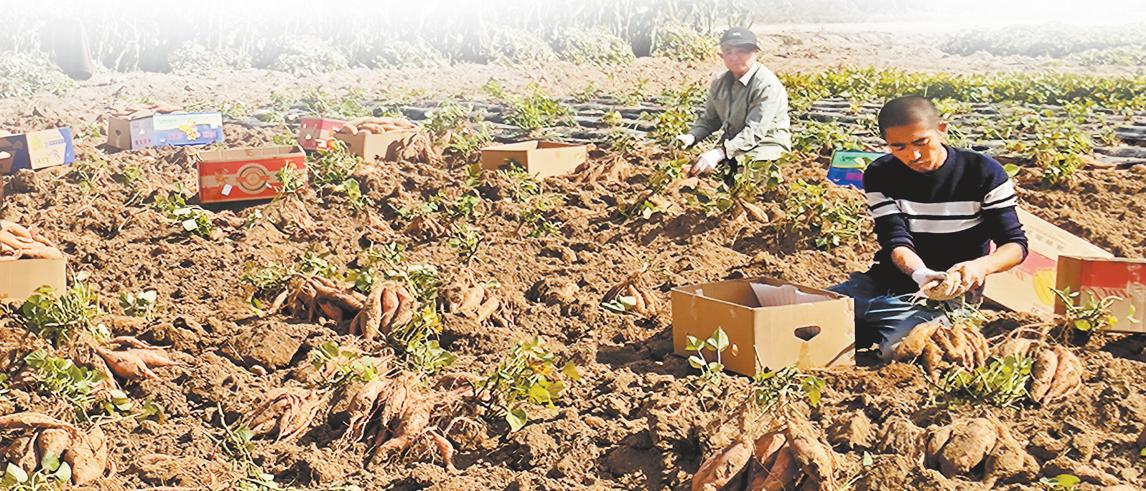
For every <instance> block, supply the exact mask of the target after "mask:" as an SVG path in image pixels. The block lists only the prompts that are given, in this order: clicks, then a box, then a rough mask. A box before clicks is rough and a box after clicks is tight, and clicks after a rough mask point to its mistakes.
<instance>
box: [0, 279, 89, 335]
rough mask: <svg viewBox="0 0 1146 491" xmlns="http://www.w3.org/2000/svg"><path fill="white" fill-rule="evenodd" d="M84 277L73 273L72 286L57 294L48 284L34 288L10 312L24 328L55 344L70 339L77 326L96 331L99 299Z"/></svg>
mask: <svg viewBox="0 0 1146 491" xmlns="http://www.w3.org/2000/svg"><path fill="white" fill-rule="evenodd" d="M86 278H87V277H86V275H83V274H79V275H76V277H75V278H73V280H72V286H71V287H69V288H68V289H67V290H65V291H64V292H63V293H62V294H60V295H56V293H55V291H54V290H53V289H52V288H51V287H48V286H42V287H40V288H37V289H36V292H35V293H34V294H32V295H31V296H30V297H28V298H27V299H26V300H25V301H24V303H23V304H22V305H20V308H19V309H18V310H16V311H15V312H13V314H15V316H16V317H17V318H18V319H19V320H20V322H21V323H22V324H23V326H24V327H25V328H26V329H28V330H29V331H32V332H34V333H36V334H39V335H40V336H41V337H43V338H45V339H47V340H49V341H51V342H52V344H54V345H60V344H62V343H67V342H70V341H73V340H74V339H75V337H76V335H77V331H80V330H88V331H92V332H96V331H98V326H96V324H95V319H96V317H98V316H99V315H100V309H99V303H98V301H97V298H96V294H95V292H93V291H92V290H91V288H90V287H89V286H88V285H87V283H86V282H85V280H86Z"/></svg>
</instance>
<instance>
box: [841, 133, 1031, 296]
mask: <svg viewBox="0 0 1146 491" xmlns="http://www.w3.org/2000/svg"><path fill="white" fill-rule="evenodd" d="M863 186H864V192H865V193H867V203H868V209H869V210H870V211H871V216H872V218H873V219H874V220H875V233H876V236H877V237H878V239H879V245H880V247H881V248H880V251H879V252H878V253H876V256H875V261H876V264H875V265H874V266H872V268H871V270H870V271H869V272H868V274H870V275H871V276H872V277H873V278H874V279H875V280H876V281H877V282H879V284H880V285H881V286H882V287H885V288H887V290H888V291H889V292H890V293H893V294H904V293H912V292H915V291H917V290H918V289H919V287H918V285H916V284H915V282H914V281H912V280H911V277H910V276H908V275H906V274H904V273H903V272H902V271H900V270H899V268H897V267H896V266H895V264H893V263H892V262H891V251H892V249H894V248H896V247H901V246H904V247H909V248H911V249H913V250H914V251H915V252H916V254H919V257H920V258H922V259H923V262H924V263H925V264H926V265H927V267H928V268H931V269H934V270H936V271H945V270H947V269H948V268H950V267H951V266H954V265H955V264H956V263H960V262H963V261H968V260H971V259H975V258H978V257H982V256H985V255H987V254H988V252H989V251H990V242H991V241H994V242H995V244H996V245H1003V244H1007V243H1015V244H1020V245H1022V246H1023V257H1024V258H1025V257H1026V250H1027V236H1026V234H1025V233H1024V232H1023V226H1022V224H1021V223H1019V217H1018V215H1016V213H1015V187H1014V185H1013V184H1012V183H1011V179H1010V177H1008V176H1007V173H1006V172H1005V171H1003V166H1001V165H999V163H998V162H996V161H995V159H992V158H991V157H988V156H986V155H983V154H981V153H977V152H972V151H970V150H958V149H954V148H951V147H947V160H946V161H945V162H944V164H943V166H942V167H940V168H939V169H936V170H935V171H932V172H929V173H926V174H924V173H920V172H916V171H913V170H911V169H910V168H908V167H907V166H906V165H904V164H903V163H902V162H900V161H899V159H897V158H895V156H893V155H891V154H888V155H885V156H883V157H881V158H879V159H877V160H876V161H875V162H872V164H871V165H870V166H868V168H867V170H866V171H864V175H863Z"/></svg>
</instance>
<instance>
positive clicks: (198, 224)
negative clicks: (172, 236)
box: [154, 190, 213, 238]
mask: <svg viewBox="0 0 1146 491" xmlns="http://www.w3.org/2000/svg"><path fill="white" fill-rule="evenodd" d="M154 199H155V202H154V207H155V209H156V210H158V211H160V212H162V213H165V214H166V215H167V217H168V218H169V219H171V220H173V221H175V222H176V223H178V224H179V225H180V227H181V228H182V230H183V232H184V233H188V234H193V235H198V236H200V237H204V238H210V237H211V231H212V229H213V225H212V223H211V216H210V215H209V213H208V212H207V210H204V209H203V208H201V207H198V206H189V205H188V204H187V200H186V198H184V197H183V193H182V191H181V190H176V191H174V192H171V191H169V192H165V193H158V194H156V195H155V198H154Z"/></svg>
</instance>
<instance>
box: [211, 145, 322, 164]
mask: <svg viewBox="0 0 1146 491" xmlns="http://www.w3.org/2000/svg"><path fill="white" fill-rule="evenodd" d="M298 155H306V153H305V152H303V150H302V149H301V148H299V147H298V146H296V145H276V146H269V147H246V148H228V149H214V150H202V151H199V152H196V153H195V156H196V157H198V158H199V159H200V160H201V161H203V162H234V161H239V160H251V159H266V158H286V157H296V156H298Z"/></svg>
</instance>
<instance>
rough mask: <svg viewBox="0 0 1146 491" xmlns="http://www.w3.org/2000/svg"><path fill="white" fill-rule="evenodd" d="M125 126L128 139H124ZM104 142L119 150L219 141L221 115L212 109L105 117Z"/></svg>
mask: <svg viewBox="0 0 1146 491" xmlns="http://www.w3.org/2000/svg"><path fill="white" fill-rule="evenodd" d="M125 126H126V128H127V131H128V134H129V135H130V139H128V140H127V141H124V139H123V136H122V131H123V129H124V127H125ZM107 143H108V145H111V146H113V147H116V148H120V149H123V150H136V149H140V148H151V147H166V146H180V147H182V146H191V145H209V144H212V143H223V115H222V114H220V113H215V112H200V113H166V114H153V115H151V116H147V117H144V118H137V119H133V120H130V121H128V120H126V119H125V118H117V117H112V118H110V119H109V120H108V130H107Z"/></svg>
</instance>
